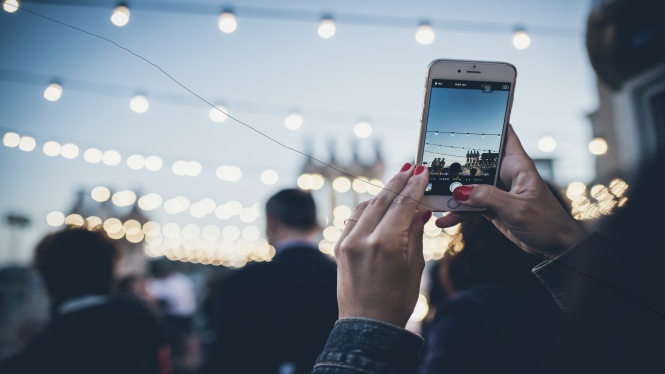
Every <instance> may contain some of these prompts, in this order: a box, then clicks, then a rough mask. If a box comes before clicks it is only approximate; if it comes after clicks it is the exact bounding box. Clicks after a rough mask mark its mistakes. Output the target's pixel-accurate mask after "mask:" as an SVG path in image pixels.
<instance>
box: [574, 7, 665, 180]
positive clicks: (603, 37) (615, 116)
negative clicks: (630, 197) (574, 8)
mask: <svg viewBox="0 0 665 374" xmlns="http://www.w3.org/2000/svg"><path fill="white" fill-rule="evenodd" d="M645 9H646V10H645ZM663 9H665V4H663V2H662V1H659V0H630V1H628V0H613V1H611V0H597V1H595V2H594V6H593V8H592V10H591V13H590V15H589V18H588V23H587V33H586V45H587V49H588V52H589V58H590V60H591V64H592V65H593V67H594V69H595V70H596V72H597V75H598V97H599V105H598V109H597V110H596V111H595V112H593V113H591V114H590V116H589V118H590V120H591V124H592V128H593V136H594V138H595V139H594V141H592V143H590V145H589V150H590V151H591V152H592V153H594V154H597V155H598V157H597V158H596V170H597V175H598V181H599V182H601V183H602V182H607V181H609V180H610V179H612V178H615V177H618V176H621V177H623V178H625V179H626V180H628V181H629V182H630V180H631V179H632V177H633V176H634V175H635V174H636V173H637V171H638V170H639V168H640V166H641V164H642V160H644V159H645V158H649V157H650V156H653V155H654V154H655V153H656V152H658V151H659V150H663V148H664V147H665V21H663V14H664V13H663ZM619 170H620V171H621V172H619Z"/></svg>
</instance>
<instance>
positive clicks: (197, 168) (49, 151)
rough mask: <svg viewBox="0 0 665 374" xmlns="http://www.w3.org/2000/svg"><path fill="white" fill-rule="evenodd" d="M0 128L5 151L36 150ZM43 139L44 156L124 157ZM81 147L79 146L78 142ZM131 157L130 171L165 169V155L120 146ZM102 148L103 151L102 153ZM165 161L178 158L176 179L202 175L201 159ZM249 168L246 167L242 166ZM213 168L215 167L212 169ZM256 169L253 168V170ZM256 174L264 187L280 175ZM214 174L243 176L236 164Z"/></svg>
mask: <svg viewBox="0 0 665 374" xmlns="http://www.w3.org/2000/svg"><path fill="white" fill-rule="evenodd" d="M0 129H4V130H9V131H7V132H5V134H4V136H3V138H2V144H3V145H4V146H5V147H8V148H18V149H19V150H21V151H24V152H32V151H34V150H35V149H37V145H38V144H37V140H35V137H34V136H30V135H19V133H18V132H16V131H15V130H12V129H9V128H6V127H4V126H0ZM42 137H43V138H47V139H49V140H48V141H44V142H43V143H42V144H43V145H42V152H43V153H44V155H46V156H49V157H57V156H62V157H63V158H65V159H69V160H72V159H76V158H78V157H79V156H82V157H83V159H84V160H85V161H87V162H89V163H91V164H105V165H107V166H116V165H119V164H120V163H121V162H122V160H123V159H125V157H123V154H122V153H121V152H120V151H118V150H117V149H119V148H118V147H113V146H100V145H91V146H89V147H86V148H87V149H86V150H85V151H83V152H82V148H81V147H79V145H77V144H76V143H78V142H71V141H69V142H62V143H61V142H58V141H55V140H53V139H58V138H59V137H55V136H49V135H44V136H42ZM79 144H80V143H79ZM123 148H124V149H125V150H126V151H127V152H126V153H125V154H127V153H129V154H130V156H127V157H126V164H127V166H128V167H129V168H130V169H134V170H141V169H146V170H147V171H150V172H157V171H160V170H162V169H164V164H165V161H164V159H165V155H166V154H164V153H161V152H159V153H158V154H152V155H148V156H145V154H146V152H145V151H141V150H133V149H128V148H126V147H123ZM104 149H105V150H104ZM151 153H153V152H151ZM166 156H167V157H166V158H167V159H174V158H177V159H178V160H177V161H175V162H173V163H172V164H171V171H172V172H173V174H175V175H176V176H180V177H183V176H189V177H196V176H199V175H201V173H202V172H203V165H202V164H201V162H199V161H201V160H199V161H194V160H189V161H187V160H183V158H184V157H182V156H177V155H166ZM206 161H207V162H205V163H206V164H211V163H216V164H217V165H219V161H217V160H206ZM245 167H246V168H249V167H248V166H245ZM213 168H214V167H213ZM253 169H256V168H253ZM245 174H246V170H245ZM258 174H259V177H260V179H261V181H262V182H263V183H264V184H266V185H269V186H270V185H273V184H275V183H277V181H278V180H279V174H278V173H277V171H275V170H272V169H264V170H263V171H261V172H260V173H258ZM215 175H216V176H217V178H219V179H221V180H223V181H229V182H237V181H239V180H240V179H241V178H242V176H243V171H242V169H241V168H240V167H238V166H235V165H221V166H218V167H217V168H216V169H215Z"/></svg>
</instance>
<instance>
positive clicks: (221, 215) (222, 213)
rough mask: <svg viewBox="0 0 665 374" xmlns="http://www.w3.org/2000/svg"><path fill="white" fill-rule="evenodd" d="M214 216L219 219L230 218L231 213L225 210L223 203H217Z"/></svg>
mask: <svg viewBox="0 0 665 374" xmlns="http://www.w3.org/2000/svg"><path fill="white" fill-rule="evenodd" d="M215 216H217V218H219V219H229V218H231V214H230V213H229V212H228V211H227V210H226V206H225V205H219V206H218V207H217V209H215Z"/></svg>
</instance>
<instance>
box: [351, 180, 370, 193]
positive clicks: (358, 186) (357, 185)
mask: <svg viewBox="0 0 665 374" xmlns="http://www.w3.org/2000/svg"><path fill="white" fill-rule="evenodd" d="M367 182H369V179H367V178H365V177H363V176H360V177H358V178H356V179H354V180H353V184H352V186H353V190H354V191H356V192H357V193H365V192H367V189H368V188H369V184H367Z"/></svg>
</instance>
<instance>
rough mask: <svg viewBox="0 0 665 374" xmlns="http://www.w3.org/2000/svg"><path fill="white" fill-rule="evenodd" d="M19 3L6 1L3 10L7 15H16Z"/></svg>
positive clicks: (13, 0)
mask: <svg viewBox="0 0 665 374" xmlns="http://www.w3.org/2000/svg"><path fill="white" fill-rule="evenodd" d="M18 6H19V4H18V1H17V0H5V1H4V2H3V3H2V9H4V10H5V12H7V13H14V12H16V11H17V10H18Z"/></svg>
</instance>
